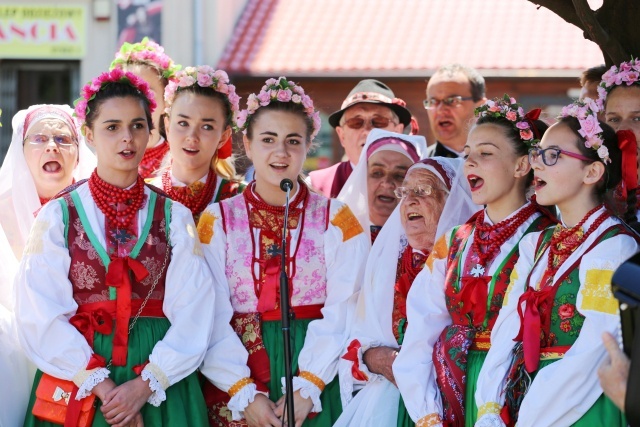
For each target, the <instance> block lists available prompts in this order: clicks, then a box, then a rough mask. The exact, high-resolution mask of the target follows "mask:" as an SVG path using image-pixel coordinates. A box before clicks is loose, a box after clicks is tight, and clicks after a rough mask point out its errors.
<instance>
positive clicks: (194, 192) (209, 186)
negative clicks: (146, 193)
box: [162, 170, 217, 216]
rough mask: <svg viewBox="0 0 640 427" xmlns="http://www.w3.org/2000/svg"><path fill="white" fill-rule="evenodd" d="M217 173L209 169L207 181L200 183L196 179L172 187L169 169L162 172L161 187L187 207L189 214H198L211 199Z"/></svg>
mask: <svg viewBox="0 0 640 427" xmlns="http://www.w3.org/2000/svg"><path fill="white" fill-rule="evenodd" d="M216 182H217V175H216V173H215V172H214V171H212V170H209V174H208V175H207V181H206V182H205V183H204V184H202V183H201V182H200V181H196V182H194V183H193V184H191V185H186V186H184V187H174V186H173V184H172V183H171V176H170V174H169V171H166V172H164V173H163V174H162V189H163V190H164V192H165V193H167V194H168V195H169V197H170V198H171V199H172V200H175V201H176V202H180V203H182V204H183V205H185V206H186V207H188V208H189V210H190V211H191V214H192V215H194V216H196V215H200V214H201V213H202V211H204V209H205V208H206V207H207V205H208V204H209V203H210V202H211V201H212V200H213V193H214V191H215V189H216Z"/></svg>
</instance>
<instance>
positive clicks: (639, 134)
mask: <svg viewBox="0 0 640 427" xmlns="http://www.w3.org/2000/svg"><path fill="white" fill-rule="evenodd" d="M604 121H605V122H606V123H607V124H608V125H609V126H611V127H612V128H613V129H614V130H615V131H616V132H617V131H619V130H630V131H632V132H633V134H634V135H635V136H636V143H637V144H638V158H639V159H640V86H638V85H633V86H628V87H624V86H619V87H617V88H615V89H613V90H612V91H611V93H609V95H608V96H607V103H606V105H605V109H604ZM638 176H640V169H639V170H638Z"/></svg>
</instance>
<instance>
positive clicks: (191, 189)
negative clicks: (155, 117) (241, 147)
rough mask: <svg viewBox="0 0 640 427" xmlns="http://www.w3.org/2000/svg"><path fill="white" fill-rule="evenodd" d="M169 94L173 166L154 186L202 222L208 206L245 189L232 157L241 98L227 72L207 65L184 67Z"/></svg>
mask: <svg viewBox="0 0 640 427" xmlns="http://www.w3.org/2000/svg"><path fill="white" fill-rule="evenodd" d="M164 95H165V99H164V100H165V105H166V112H167V116H166V117H165V118H164V121H165V129H166V132H167V136H168V141H169V147H170V153H171V165H170V166H169V168H168V169H167V170H165V171H164V172H163V173H162V176H161V177H158V178H155V179H153V180H151V184H154V185H155V186H157V187H160V188H162V189H163V190H164V192H165V193H167V194H168V195H169V197H171V199H173V200H175V201H178V202H180V203H182V204H183V205H185V206H186V207H188V208H189V210H190V211H191V213H192V214H193V218H194V220H195V221H196V222H197V221H198V218H199V217H200V214H201V213H202V211H203V210H204V208H205V207H207V205H209V204H210V203H212V202H219V201H221V200H224V199H226V198H229V197H232V196H235V195H236V194H237V193H238V192H239V190H240V189H241V187H240V183H239V182H237V181H236V180H235V174H236V173H235V167H234V165H233V159H232V158H231V133H232V130H231V123H232V120H233V116H234V114H237V113H238V110H239V101H240V97H239V96H238V95H237V94H236V91H235V86H234V85H232V84H229V77H228V76H227V73H225V72H224V71H222V70H214V69H213V68H211V67H209V66H207V65H201V66H198V67H187V68H185V69H184V70H183V71H178V73H177V74H176V75H175V78H174V79H173V80H172V81H171V82H169V85H168V86H167V88H166V89H165V93H164Z"/></svg>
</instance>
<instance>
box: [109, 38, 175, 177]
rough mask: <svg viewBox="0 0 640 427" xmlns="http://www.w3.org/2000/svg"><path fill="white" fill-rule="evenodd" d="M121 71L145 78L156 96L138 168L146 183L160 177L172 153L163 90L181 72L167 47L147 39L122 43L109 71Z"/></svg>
mask: <svg viewBox="0 0 640 427" xmlns="http://www.w3.org/2000/svg"><path fill="white" fill-rule="evenodd" d="M114 68H120V69H121V70H123V71H129V72H132V73H133V74H135V75H136V76H138V77H140V78H142V79H143V80H144V81H145V82H147V84H148V85H149V87H150V88H151V90H152V91H153V94H154V95H155V100H156V103H157V104H158V107H157V108H156V109H155V111H154V112H153V113H152V115H151V117H152V119H153V129H151V132H150V133H149V141H148V142H147V148H146V149H145V152H144V156H143V157H142V160H141V161H140V165H139V166H138V171H139V172H140V176H142V178H143V179H147V178H152V177H154V176H157V175H158V174H159V170H160V166H161V165H162V163H163V162H164V161H165V160H166V157H167V155H168V153H169V144H168V143H167V141H166V140H167V134H166V132H165V129H164V122H163V118H162V116H163V114H164V110H165V108H164V101H163V94H164V90H165V88H166V87H167V85H168V84H169V81H170V80H171V79H173V77H174V76H175V74H176V72H177V71H178V70H179V69H180V68H181V67H180V65H177V64H175V63H174V62H173V60H172V59H171V58H170V57H169V56H168V55H167V54H166V53H164V47H162V46H160V45H159V44H158V43H156V42H154V41H151V40H149V38H147V37H145V38H143V39H142V41H140V42H139V43H126V42H125V43H123V44H122V46H121V47H120V50H119V51H118V52H117V53H116V56H115V58H114V59H113V61H112V62H111V67H110V69H111V70H113V69H114Z"/></svg>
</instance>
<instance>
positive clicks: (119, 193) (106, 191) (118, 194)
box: [89, 170, 144, 228]
mask: <svg viewBox="0 0 640 427" xmlns="http://www.w3.org/2000/svg"><path fill="white" fill-rule="evenodd" d="M89 191H91V197H93V200H94V201H95V203H96V205H97V206H98V209H100V211H101V212H102V213H103V214H104V216H105V217H106V218H107V221H108V222H109V223H111V224H115V225H117V226H118V227H122V228H127V227H129V225H131V222H132V221H133V219H134V217H135V215H136V213H137V212H138V211H139V210H140V209H141V208H142V204H143V202H144V180H143V179H142V177H141V176H140V175H138V178H137V180H136V183H135V184H134V186H133V187H131V188H130V189H128V190H127V189H123V188H118V187H116V186H115V185H111V184H109V183H108V182H106V181H104V180H103V179H102V178H100V177H99V176H98V173H97V172H96V171H95V170H94V171H93V173H92V174H91V177H90V178H89ZM122 204H124V205H126V207H125V208H124V209H122V210H118V205H122Z"/></svg>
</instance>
